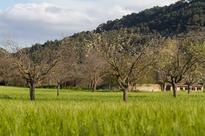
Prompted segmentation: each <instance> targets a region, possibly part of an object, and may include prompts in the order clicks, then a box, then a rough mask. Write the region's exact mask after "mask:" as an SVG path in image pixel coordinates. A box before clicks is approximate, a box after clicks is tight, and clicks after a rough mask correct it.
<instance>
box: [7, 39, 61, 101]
mask: <svg viewBox="0 0 205 136" xmlns="http://www.w3.org/2000/svg"><path fill="white" fill-rule="evenodd" d="M8 44H9V46H11V48H12V49H13V50H14V49H15V51H16V52H15V53H11V56H10V57H11V58H12V59H13V60H14V61H13V62H14V65H15V66H16V68H17V69H18V71H19V73H20V75H21V77H22V78H23V79H24V80H25V81H26V82H27V84H28V86H29V93H30V100H31V101H33V100H35V98H36V97H35V96H36V95H35V87H36V85H37V84H39V83H40V82H41V81H43V80H44V78H45V77H46V75H47V74H48V73H49V72H50V71H51V70H52V69H53V68H54V66H55V65H56V63H57V62H58V52H57V50H56V49H57V48H58V45H55V46H54V45H49V46H47V47H44V48H43V49H42V50H32V48H23V49H21V48H18V46H17V44H16V43H15V42H13V41H10V42H8ZM55 48H56V49H55Z"/></svg>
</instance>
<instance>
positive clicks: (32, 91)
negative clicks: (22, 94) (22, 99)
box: [29, 81, 36, 101]
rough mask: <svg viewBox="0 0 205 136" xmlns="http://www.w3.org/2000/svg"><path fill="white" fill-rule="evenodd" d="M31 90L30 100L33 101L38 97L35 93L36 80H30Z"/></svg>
mask: <svg viewBox="0 0 205 136" xmlns="http://www.w3.org/2000/svg"><path fill="white" fill-rule="evenodd" d="M29 85H30V86H29V87H30V88H29V91H30V100H31V101H35V99H36V97H35V96H36V94H35V85H34V82H33V81H32V82H30V83H29Z"/></svg>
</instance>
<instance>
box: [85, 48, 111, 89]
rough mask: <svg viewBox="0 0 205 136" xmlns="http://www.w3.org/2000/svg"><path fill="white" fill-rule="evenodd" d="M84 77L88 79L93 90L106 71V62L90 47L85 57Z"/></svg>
mask: <svg viewBox="0 0 205 136" xmlns="http://www.w3.org/2000/svg"><path fill="white" fill-rule="evenodd" d="M84 68H85V71H84V72H85V75H86V76H85V78H86V79H87V80H89V83H90V85H89V87H90V88H92V91H93V92H95V91H96V88H97V86H98V84H99V82H100V81H102V78H103V77H104V76H106V74H107V73H108V72H107V71H108V70H107V69H108V66H107V63H106V62H105V60H104V59H103V58H102V56H101V55H100V54H99V52H98V51H96V49H90V51H88V53H87V54H86V59H85V65H84Z"/></svg>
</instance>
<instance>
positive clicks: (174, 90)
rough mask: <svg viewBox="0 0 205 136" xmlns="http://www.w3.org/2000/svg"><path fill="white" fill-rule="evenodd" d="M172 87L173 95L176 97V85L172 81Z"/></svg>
mask: <svg viewBox="0 0 205 136" xmlns="http://www.w3.org/2000/svg"><path fill="white" fill-rule="evenodd" d="M172 88H173V96H174V97H177V85H176V83H172Z"/></svg>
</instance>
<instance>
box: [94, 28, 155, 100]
mask: <svg viewBox="0 0 205 136" xmlns="http://www.w3.org/2000/svg"><path fill="white" fill-rule="evenodd" d="M96 39H97V41H96V42H95V43H94V44H96V45H100V49H101V52H102V56H103V57H104V59H105V61H106V62H107V63H108V65H109V66H110V68H111V73H112V74H113V76H114V77H115V78H116V81H117V83H118V84H119V86H120V88H121V89H122V91H123V100H124V101H128V91H129V90H131V88H132V87H134V86H135V85H136V84H137V83H138V81H139V79H140V78H141V77H142V76H145V75H146V73H147V72H148V71H149V69H150V68H151V66H153V65H154V64H155V63H156V60H155V51H156V50H155V49H154V48H153V46H154V40H153V39H152V38H150V37H149V36H144V37H143V36H142V35H140V34H137V33H134V32H131V31H128V30H121V31H119V32H115V31H113V32H109V33H107V32H105V33H103V34H102V35H98V38H96ZM147 41H148V42H147Z"/></svg>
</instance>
